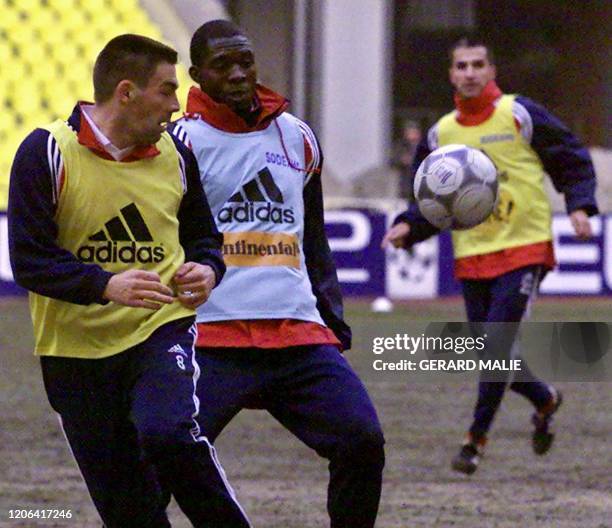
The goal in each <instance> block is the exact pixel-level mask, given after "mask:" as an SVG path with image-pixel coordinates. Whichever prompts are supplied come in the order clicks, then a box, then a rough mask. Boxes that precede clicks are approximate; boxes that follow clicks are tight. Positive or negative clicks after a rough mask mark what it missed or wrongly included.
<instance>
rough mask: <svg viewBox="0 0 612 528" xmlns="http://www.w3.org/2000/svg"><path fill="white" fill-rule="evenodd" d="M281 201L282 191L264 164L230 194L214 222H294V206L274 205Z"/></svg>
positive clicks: (282, 200)
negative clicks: (252, 176)
mask: <svg viewBox="0 0 612 528" xmlns="http://www.w3.org/2000/svg"><path fill="white" fill-rule="evenodd" d="M261 202H264V203H263V204H262V203H261ZM284 203H285V201H284V198H283V193H282V192H281V190H280V189H279V188H278V185H276V182H275V181H274V178H272V173H271V172H270V170H269V169H268V168H267V167H266V168H264V169H262V170H260V171H259V172H258V173H257V176H256V177H255V178H253V179H252V180H251V181H249V182H248V183H246V184H244V185H243V186H242V188H241V189H239V190H238V191H237V192H235V193H234V194H233V195H232V196H230V198H229V199H228V200H227V203H226V205H225V206H224V207H223V208H221V210H220V211H219V213H217V222H218V223H220V224H229V223H232V222H238V223H246V222H258V221H259V222H271V223H273V224H293V223H295V215H294V212H293V208H291V207H287V208H285V207H282V205H278V206H277V205H275V204H284Z"/></svg>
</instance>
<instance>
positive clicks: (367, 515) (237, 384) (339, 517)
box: [197, 345, 384, 528]
mask: <svg viewBox="0 0 612 528" xmlns="http://www.w3.org/2000/svg"><path fill="white" fill-rule="evenodd" d="M197 352H198V355H197V358H198V362H199V363H200V367H201V369H202V378H201V379H200V383H199V384H198V396H199V398H200V415H199V418H198V420H199V421H200V425H201V426H202V429H203V430H205V431H206V432H207V435H208V438H209V439H210V441H211V442H214V440H215V439H216V438H217V436H218V435H219V433H220V432H221V431H222V430H223V428H224V427H225V426H226V425H227V424H228V422H229V421H230V420H231V419H232V418H233V417H234V416H235V415H236V414H237V413H238V412H239V411H240V410H241V409H244V408H251V409H265V410H267V411H268V412H269V413H270V414H271V415H272V416H274V418H276V419H277V420H278V421H279V422H280V423H281V424H282V425H283V426H285V427H286V428H287V429H288V430H289V431H291V432H292V433H293V434H294V435H295V436H297V437H298V438H299V439H300V440H301V441H302V442H304V443H305V444H306V445H307V446H309V447H311V448H312V449H314V450H315V451H316V452H317V453H318V454H319V455H320V456H322V457H324V458H327V459H328V460H329V471H330V480H329V488H328V500H327V509H328V512H329V515H330V518H331V527H332V528H372V527H373V526H374V523H375V520H376V515H377V511H378V504H379V500H380V492H381V486H382V470H383V466H384V450H383V444H384V438H383V433H382V430H381V427H380V424H379V422H378V417H377V416H376V411H375V409H374V406H373V405H372V402H371V400H370V398H369V396H368V394H367V392H366V389H365V387H364V386H363V384H362V383H361V381H360V380H359V378H358V377H357V375H356V374H355V373H354V372H353V370H352V368H351V367H350V365H349V364H348V362H347V361H346V359H345V358H344V356H343V355H342V354H340V352H339V351H338V350H337V348H336V347H334V346H330V345H312V346H300V347H290V348H285V349H257V348H198V349H197ZM271 448H273V446H271Z"/></svg>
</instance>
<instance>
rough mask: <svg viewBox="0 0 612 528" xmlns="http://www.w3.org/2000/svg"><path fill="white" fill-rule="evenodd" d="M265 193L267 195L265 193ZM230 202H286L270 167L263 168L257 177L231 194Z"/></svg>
mask: <svg viewBox="0 0 612 528" xmlns="http://www.w3.org/2000/svg"><path fill="white" fill-rule="evenodd" d="M264 193H265V195H264ZM228 202H234V203H235V202H276V203H285V200H284V199H283V193H282V192H281V190H280V189H279V188H278V185H276V182H275V181H274V178H272V173H271V172H270V169H268V167H265V168H263V169H261V170H260V171H259V172H258V173H257V176H256V177H255V178H253V179H252V180H251V181H250V182H248V183H246V184H245V185H243V187H242V189H240V190H239V191H238V192H236V193H234V194H232V196H230V198H229V200H228Z"/></svg>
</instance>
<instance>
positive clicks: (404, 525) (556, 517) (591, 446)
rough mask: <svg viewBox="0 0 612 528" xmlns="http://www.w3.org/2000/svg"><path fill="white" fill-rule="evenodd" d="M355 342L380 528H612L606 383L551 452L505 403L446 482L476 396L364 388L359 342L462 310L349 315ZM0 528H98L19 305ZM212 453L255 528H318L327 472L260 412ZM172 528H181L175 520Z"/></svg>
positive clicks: (581, 397) (546, 307)
mask: <svg viewBox="0 0 612 528" xmlns="http://www.w3.org/2000/svg"><path fill="white" fill-rule="evenodd" d="M347 315H348V319H349V321H350V322H351V324H352V326H353V329H354V334H355V346H354V349H353V350H352V351H351V352H350V353H349V354H348V358H349V360H350V361H351V362H352V363H353V365H354V367H355V369H356V370H357V371H358V372H360V373H361V374H363V375H364V378H365V379H366V384H367V385H368V389H369V391H370V394H371V396H372V398H373V400H374V402H375V404H376V407H377V409H378V412H379V415H380V418H381V422H382V424H383V428H384V430H385V435H386V439H387V446H386V453H387V464H386V468H385V480H384V488H383V496H382V502H381V507H380V516H379V521H378V524H377V526H378V527H379V528H408V527H410V528H412V527H428V528H429V527H439V528H447V527H453V528H475V527H478V528H480V527H483V528H510V527H512V528H514V527H522V528H535V527H538V528H539V527H550V528H553V527H554V528H578V527H585V528H586V527H588V528H604V527H609V526H612V524H611V521H610V519H612V498H611V495H610V490H611V489H612V473H611V472H610V468H611V467H612V451H611V449H610V438H612V420H611V411H610V409H611V408H612V390H611V389H612V383H565V384H561V385H560V387H561V388H562V390H563V391H564V393H565V396H566V401H565V403H564V406H563V407H562V409H561V411H560V412H559V416H558V418H557V420H556V429H557V431H558V436H557V439H556V443H555V445H554V447H553V449H552V451H551V452H550V453H549V454H548V455H547V456H545V457H536V456H535V455H534V454H533V453H532V452H531V447H530V444H529V442H530V425H529V416H530V413H531V409H530V408H529V406H528V404H527V403H526V402H525V401H524V400H523V399H522V398H520V397H518V396H516V395H515V394H508V395H507V397H506V398H505V400H504V402H503V405H502V408H501V411H500V413H499V415H498V417H497V419H496V422H495V424H494V427H493V431H492V434H491V438H490V442H489V446H488V449H487V454H486V457H485V459H484V460H483V462H482V464H481V467H480V468H479V470H478V472H477V473H476V474H475V475H473V476H472V477H464V476H462V475H458V474H455V473H453V472H452V471H451V470H450V458H451V457H452V456H453V455H454V454H455V451H456V450H457V449H458V445H459V443H460V441H461V439H462V436H463V433H464V430H465V428H466V427H467V426H468V424H469V421H470V416H471V409H472V405H473V402H474V398H475V387H474V384H473V383H467V382H466V383H448V382H441V383H438V384H434V383H417V384H410V383H408V382H392V381H382V380H379V381H376V380H374V381H370V380H371V377H368V376H367V374H368V372H367V371H368V369H369V368H370V364H371V355H372V353H371V343H370V342H369V341H368V339H369V338H368V337H367V336H369V335H373V334H376V335H381V336H385V335H388V334H390V333H391V332H394V331H395V329H396V328H397V326H398V325H400V324H401V323H402V321H424V322H425V321H434V320H438V321H458V320H463V318H464V313H463V308H462V305H461V303H460V302H459V301H458V300H450V301H435V302H432V301H415V302H410V303H403V304H401V305H398V306H397V307H396V310H395V311H394V312H392V313H390V314H372V313H370V311H369V306H368V303H365V302H351V303H349V305H348V307H347ZM532 320H540V321H570V320H590V321H608V320H610V309H609V300H606V299H594V300H573V299H572V300H570V301H568V300H563V299H558V300H555V299H550V298H549V299H541V300H540V301H538V303H537V304H536V309H535V310H534V313H533V316H532ZM0 354H1V358H2V359H1V365H2V369H1V370H0V455H1V456H0V526H1V527H16V526H23V527H34V526H44V527H53V526H58V527H60V526H75V527H98V526H100V525H101V523H100V521H99V519H98V516H97V514H96V512H95V510H94V507H93V505H92V504H91V501H90V499H89V496H88V494H87V490H86V488H85V485H84V483H83V481H82V479H81V477H80V474H79V472H78V469H77V467H76V463H75V462H74V461H73V459H72V457H71V455H70V452H69V450H68V447H67V446H66V443H65V440H64V437H63V434H62V433H61V430H60V428H59V424H58V422H57V418H56V417H55V415H54V413H53V412H52V411H51V409H50V407H49V404H48V403H47V400H46V396H45V394H44V390H43V387H42V381H41V375H40V369H39V367H38V362H37V360H36V358H34V357H33V356H32V331H31V327H30V320H29V315H28V308H27V302H26V300H25V299H22V298H19V299H4V300H2V301H1V302H0ZM217 449H218V451H219V456H220V459H221V462H222V464H223V466H224V468H225V470H226V473H227V475H228V477H229V479H230V481H231V482H232V484H233V486H234V488H235V490H236V492H237V494H238V498H239V499H240V502H241V503H242V505H243V506H244V507H245V509H246V511H247V512H248V514H249V516H250V518H251V521H252V522H253V524H254V526H256V527H263V528H315V527H317V528H318V527H322V526H328V521H327V516H326V513H325V494H326V486H327V467H326V463H325V461H324V460H322V459H320V458H318V457H317V455H316V454H315V453H314V452H312V451H311V450H309V449H308V448H306V447H305V446H303V445H302V444H300V443H299V442H298V441H297V440H296V439H295V438H294V437H293V436H292V435H291V434H289V433H288V432H287V431H285V430H284V429H283V428H282V427H281V426H280V425H278V424H277V423H276V422H275V421H274V420H273V419H271V418H270V417H269V416H268V415H267V414H266V413H265V412H262V411H243V412H242V413H240V415H239V416H238V417H237V419H236V420H235V421H234V422H232V423H231V424H230V425H229V426H228V428H227V429H226V430H225V431H224V433H223V434H222V435H221V437H220V438H219V440H218V442H217ZM16 509H64V510H66V509H70V510H71V512H72V519H70V520H63V521H62V520H57V521H48V520H45V521H37V520H36V519H30V520H26V521H17V520H10V519H9V510H16ZM171 517H172V520H173V526H176V527H179V528H183V527H187V526H189V524H188V523H187V522H186V521H185V520H184V518H183V517H182V515H181V513H180V511H179V510H178V509H177V508H176V507H174V506H173V507H172V509H171Z"/></svg>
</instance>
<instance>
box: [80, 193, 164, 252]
mask: <svg viewBox="0 0 612 528" xmlns="http://www.w3.org/2000/svg"><path fill="white" fill-rule="evenodd" d="M89 240H90V241H91V242H93V243H92V244H86V245H83V246H81V247H80V248H79V249H78V251H77V257H78V258H79V259H80V260H81V261H82V262H96V263H102V264H103V263H108V262H113V263H114V262H125V263H135V262H138V263H141V264H145V263H149V262H161V261H162V260H163V259H164V248H163V247H162V246H161V245H157V246H155V245H151V244H142V242H145V243H146V242H153V236H152V235H151V232H150V231H149V228H148V227H147V224H146V223H145V221H144V218H143V217H142V214H140V211H139V210H138V207H136V204H134V203H131V204H130V205H127V206H125V207H123V208H122V209H121V210H120V212H119V215H117V216H115V217H113V218H111V219H110V220H109V221H108V222H106V223H105V224H104V228H103V229H100V230H99V231H96V232H95V233H94V234H92V235H91V236H90V237H89ZM138 242H139V243H138Z"/></svg>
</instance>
